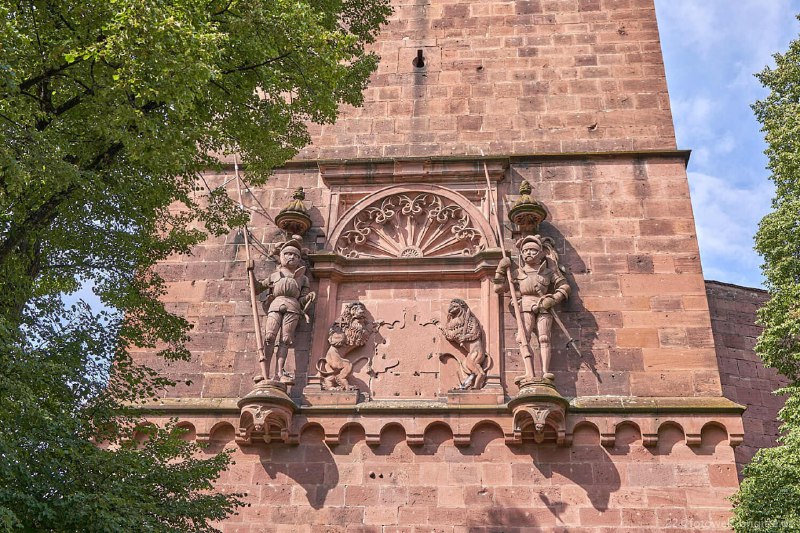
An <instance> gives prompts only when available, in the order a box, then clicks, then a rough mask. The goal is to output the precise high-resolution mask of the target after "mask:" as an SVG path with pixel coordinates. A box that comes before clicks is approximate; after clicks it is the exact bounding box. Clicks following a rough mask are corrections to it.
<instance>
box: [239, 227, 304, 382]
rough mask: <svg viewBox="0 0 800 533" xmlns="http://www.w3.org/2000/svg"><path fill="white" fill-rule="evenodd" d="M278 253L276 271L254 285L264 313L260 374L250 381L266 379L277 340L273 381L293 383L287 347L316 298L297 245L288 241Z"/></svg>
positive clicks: (292, 341)
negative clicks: (258, 292)
mask: <svg viewBox="0 0 800 533" xmlns="http://www.w3.org/2000/svg"><path fill="white" fill-rule="evenodd" d="M278 250H279V251H280V255H279V258H280V266H279V268H278V269H277V270H276V271H275V272H273V273H272V274H270V275H269V277H267V279H265V280H259V281H258V282H257V284H256V285H257V287H256V289H257V290H258V291H260V294H259V296H258V299H259V300H260V301H261V302H262V305H263V306H264V310H265V311H266V313H267V320H266V326H265V328H264V329H265V332H264V350H263V352H262V354H261V356H260V357H259V365H260V367H261V375H259V376H256V377H255V378H253V380H254V381H255V382H256V383H258V382H260V381H262V380H264V379H268V378H269V375H270V374H269V370H270V363H271V362H272V354H273V351H275V344H276V341H277V344H278V349H277V352H276V354H275V359H276V364H275V373H274V375H273V378H272V379H273V380H274V381H280V382H281V383H286V384H290V385H291V384H292V383H294V377H293V376H292V375H291V374H290V373H288V372H287V371H286V368H285V365H286V357H287V355H288V353H289V347H290V346H292V345H293V344H294V337H295V330H296V329H297V325H298V324H299V322H300V317H301V316H304V317H305V318H306V320H308V316H307V315H306V311H307V310H308V307H309V306H310V305H311V303H312V302H313V301H314V299H315V297H316V295H315V294H314V293H313V292H311V285H310V283H309V280H308V277H307V276H306V275H305V272H306V267H305V266H303V265H302V259H301V252H300V243H299V242H298V241H297V240H295V239H290V240H288V241H286V242H284V243H282V244H280V245H279V246H278Z"/></svg>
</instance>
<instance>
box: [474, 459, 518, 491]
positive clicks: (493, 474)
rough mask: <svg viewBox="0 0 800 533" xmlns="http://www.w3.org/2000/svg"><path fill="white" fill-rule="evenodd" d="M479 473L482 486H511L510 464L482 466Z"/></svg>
mask: <svg viewBox="0 0 800 533" xmlns="http://www.w3.org/2000/svg"><path fill="white" fill-rule="evenodd" d="M479 471H480V477H479V479H480V481H481V483H482V484H484V485H487V486H491V487H497V486H503V485H510V484H511V478H512V475H511V465H510V464H482V465H480V470H479Z"/></svg>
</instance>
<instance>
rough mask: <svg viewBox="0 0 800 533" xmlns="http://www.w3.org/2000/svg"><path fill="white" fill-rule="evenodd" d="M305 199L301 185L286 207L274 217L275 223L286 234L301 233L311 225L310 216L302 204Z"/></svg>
mask: <svg viewBox="0 0 800 533" xmlns="http://www.w3.org/2000/svg"><path fill="white" fill-rule="evenodd" d="M305 199H306V193H305V192H304V191H303V188H302V187H298V188H297V189H295V191H294V193H293V194H292V199H291V200H290V201H289V203H288V204H286V207H284V208H283V209H281V212H280V213H278V216H276V217H275V224H277V225H278V227H279V228H280V229H282V230H283V231H285V232H286V233H287V235H303V234H305V232H306V231H308V228H310V227H311V217H310V216H308V209H306V206H305V205H304V204H303V200H305Z"/></svg>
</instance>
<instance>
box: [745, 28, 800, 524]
mask: <svg viewBox="0 0 800 533" xmlns="http://www.w3.org/2000/svg"><path fill="white" fill-rule="evenodd" d="M775 61H776V66H775V68H767V69H766V70H764V71H763V72H761V74H759V75H758V77H759V79H760V81H761V82H762V84H763V85H764V86H765V87H766V88H768V89H769V90H770V94H769V96H767V98H766V99H764V100H762V101H759V102H757V103H756V104H755V105H754V106H753V109H754V111H755V113H756V116H757V117H758V120H759V121H760V122H761V124H762V126H763V130H762V131H764V133H765V136H766V141H767V151H766V154H767V156H768V159H769V169H770V171H771V172H772V180H773V181H774V182H775V186H776V195H775V199H774V200H773V202H772V208H773V210H772V212H770V213H769V214H768V215H767V216H765V217H764V219H763V220H762V221H761V225H760V227H759V230H758V234H757V235H756V249H757V250H758V252H759V253H760V254H761V255H762V256H763V258H764V266H763V271H764V276H765V278H766V286H767V289H768V290H769V293H770V300H769V302H767V304H766V305H765V306H764V307H762V308H761V309H760V310H759V314H758V317H759V322H760V324H761V325H763V326H764V331H763V333H762V335H761V337H760V338H759V340H758V344H757V346H756V352H757V353H758V354H759V356H761V358H762V359H763V360H764V363H765V364H767V365H768V366H771V367H773V368H775V369H777V370H778V371H779V372H780V373H781V374H783V375H785V376H786V377H787V378H788V379H789V384H788V386H787V387H785V388H784V389H782V390H781V391H780V392H781V393H784V394H788V400H787V402H786V405H785V407H784V408H783V410H782V411H781V414H780V417H781V420H782V421H783V426H782V429H783V436H782V437H781V439H780V445H779V446H778V447H776V448H771V449H764V450H761V451H759V452H758V454H757V455H756V457H755V458H754V459H753V461H752V463H751V464H749V465H748V466H747V467H746V468H745V470H744V475H745V479H744V481H743V482H742V485H741V488H740V490H739V492H738V493H737V494H736V495H735V497H734V504H735V518H734V521H733V524H734V527H735V528H736V530H737V531H742V532H744V531H747V532H752V531H798V530H800V40H795V41H793V42H792V43H791V44H790V46H789V50H788V51H787V52H786V53H785V54H777V55H775Z"/></svg>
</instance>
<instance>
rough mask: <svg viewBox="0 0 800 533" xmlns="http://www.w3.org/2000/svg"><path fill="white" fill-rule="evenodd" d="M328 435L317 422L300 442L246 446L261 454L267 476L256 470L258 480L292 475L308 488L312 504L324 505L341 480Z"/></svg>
mask: <svg viewBox="0 0 800 533" xmlns="http://www.w3.org/2000/svg"><path fill="white" fill-rule="evenodd" d="M324 437H325V434H324V432H323V430H322V428H321V427H319V426H318V425H316V424H314V425H312V426H310V427H308V428H306V429H305V430H304V431H303V433H302V434H301V435H300V445H299V446H294V445H290V444H282V443H271V444H269V447H268V448H267V450H266V451H264V448H263V446H260V445H255V446H251V447H244V448H242V450H243V451H245V453H256V454H258V455H259V459H260V462H261V466H262V467H263V474H266V476H263V475H262V473H261V472H259V471H258V470H256V472H254V481H255V480H257V479H259V478H262V479H264V483H267V484H268V483H270V482H272V481H275V480H276V479H278V478H279V477H288V478H290V479H292V480H293V481H294V482H295V483H297V484H298V485H300V486H301V487H303V489H305V491H306V494H305V495H306V498H307V499H308V504H309V505H310V506H311V507H313V508H314V509H321V508H322V507H324V505H325V500H326V498H327V496H328V492H330V491H331V490H332V489H333V488H335V487H336V486H337V485H338V484H339V468H338V467H337V465H336V461H335V460H334V458H333V454H332V453H331V450H330V449H329V448H328V446H327V445H326V444H325V442H324ZM250 450H253V451H250ZM278 483H280V481H278Z"/></svg>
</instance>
